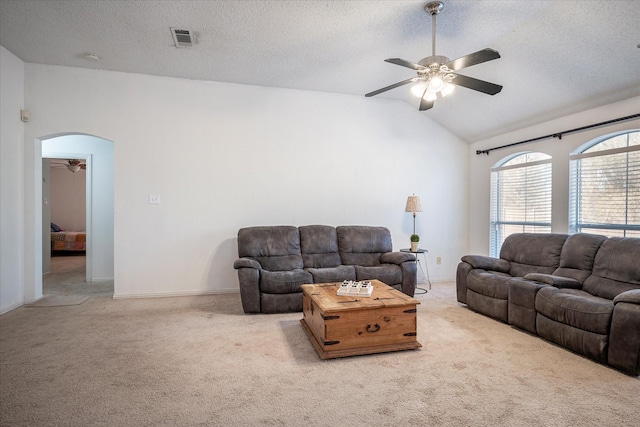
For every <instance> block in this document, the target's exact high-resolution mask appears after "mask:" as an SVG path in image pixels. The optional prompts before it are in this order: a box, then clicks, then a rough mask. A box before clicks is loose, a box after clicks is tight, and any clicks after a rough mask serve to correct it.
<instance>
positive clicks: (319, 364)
mask: <svg viewBox="0 0 640 427" xmlns="http://www.w3.org/2000/svg"><path fill="white" fill-rule="evenodd" d="M454 288H455V286H454V284H452V283H446V284H442V283H440V284H438V283H434V286H433V289H432V291H431V292H429V293H428V294H426V295H423V296H420V297H419V300H420V301H421V303H422V304H421V305H420V306H419V310H418V319H419V320H418V340H419V341H420V342H421V343H422V344H423V348H422V349H420V350H411V351H404V352H396V353H387V354H379V355H371V356H361V357H352V358H344V359H335V360H328V361H321V360H320V359H319V358H318V356H317V355H316V353H315V351H314V349H313V347H312V346H311V344H310V343H309V341H308V339H307V337H306V335H305V333H304V332H303V330H302V327H301V326H300V323H299V319H300V318H301V314H299V313H292V314H282V315H244V314H242V310H241V304H240V298H239V295H237V294H227V295H212V296H200V297H181V298H158V299H134V300H112V299H109V298H91V299H90V300H89V301H87V302H85V303H84V304H82V305H76V306H66V307H52V308H49V309H46V310H34V309H27V308H19V309H16V310H14V311H12V312H10V313H7V314H5V315H4V316H2V317H0V368H1V370H0V414H1V415H0V416H1V420H0V424H1V425H2V426H53V425H55V426H208V425H211V426H411V425H413V426H440V425H442V426H520V425H523V426H529V425H531V426H631V425H638V424H637V423H638V420H640V379H638V378H633V377H629V376H627V375H624V374H622V373H620V372H618V371H616V370H613V369H610V368H608V367H606V366H603V365H600V364H597V363H595V362H592V361H591V360H588V359H585V358H583V357H580V356H578V355H575V354H573V353H570V352H568V351H566V350H564V349H562V348H559V347H557V346H554V345H552V344H549V343H547V342H545V341H542V340H540V339H539V338H536V337H534V336H532V335H529V334H526V333H523V332H521V331H519V330H516V329H513V328H511V327H509V326H508V325H505V324H502V323H500V322H497V321H495V320H492V319H489V318H487V317H484V316H482V315H479V314H476V313H473V312H471V311H470V310H468V309H466V308H464V307H461V306H459V305H458V304H457V303H456V302H455V296H454V295H455V290H454Z"/></svg>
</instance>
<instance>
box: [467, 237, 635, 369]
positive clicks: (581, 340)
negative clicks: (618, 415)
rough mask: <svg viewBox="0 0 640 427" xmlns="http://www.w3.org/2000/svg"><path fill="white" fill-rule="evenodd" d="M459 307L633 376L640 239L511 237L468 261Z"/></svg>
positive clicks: (469, 258) (468, 256) (471, 256)
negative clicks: (495, 250) (490, 253)
mask: <svg viewBox="0 0 640 427" xmlns="http://www.w3.org/2000/svg"><path fill="white" fill-rule="evenodd" d="M456 291H457V298H458V302H460V303H463V304H466V305H467V307H469V308H470V309H472V310H474V311H477V312H479V313H482V314H485V315H487V316H491V317H493V318H496V319H498V320H501V321H503V322H505V323H508V324H510V325H513V326H515V327H518V328H520V329H524V330H526V331H528V332H531V333H533V334H536V335H538V336H540V337H542V338H544V339H547V340H549V341H552V342H554V343H556V344H559V345H561V346H563V347H565V348H568V349H570V350H572V351H574V352H576V353H579V354H582V355H584V356H587V357H589V358H591V359H593V360H596V361H598V362H601V363H604V364H608V365H609V366H612V367H615V368H617V369H619V370H621V371H624V372H626V373H628V374H631V375H634V376H637V375H638V374H639V373H640V372H639V370H640V238H622V237H611V238H606V237H604V236H598V235H592V234H584V233H578V234H573V235H565V234H527V233H523V234H512V235H510V236H509V237H507V238H506V239H505V241H504V244H503V245H502V248H501V250H500V258H491V257H487V256H478V255H467V256H464V257H462V261H461V262H460V263H459V264H458V269H457V274H456Z"/></svg>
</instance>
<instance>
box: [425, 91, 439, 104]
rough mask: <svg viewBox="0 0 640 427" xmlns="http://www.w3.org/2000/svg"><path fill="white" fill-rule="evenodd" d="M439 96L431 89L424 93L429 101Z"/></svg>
mask: <svg viewBox="0 0 640 427" xmlns="http://www.w3.org/2000/svg"><path fill="white" fill-rule="evenodd" d="M437 98H438V95H436V93H435V92H433V91H431V90H428V91H426V92H425V94H424V99H426V100H427V101H435V100H436V99H437Z"/></svg>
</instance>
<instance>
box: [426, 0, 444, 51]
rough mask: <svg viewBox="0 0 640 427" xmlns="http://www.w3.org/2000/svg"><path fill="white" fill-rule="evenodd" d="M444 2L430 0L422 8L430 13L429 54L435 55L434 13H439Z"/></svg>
mask: <svg viewBox="0 0 640 427" xmlns="http://www.w3.org/2000/svg"><path fill="white" fill-rule="evenodd" d="M443 7H444V3H442V2H441V1H432V2H429V3H427V4H426V5H425V7H424V10H425V11H426V12H427V13H428V14H429V15H431V56H436V15H437V14H439V13H440V11H441V10H442V8H443Z"/></svg>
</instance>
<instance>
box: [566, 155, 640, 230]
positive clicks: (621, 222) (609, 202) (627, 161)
mask: <svg viewBox="0 0 640 427" xmlns="http://www.w3.org/2000/svg"><path fill="white" fill-rule="evenodd" d="M570 177H571V179H570V192H569V194H570V200H569V206H570V212H569V224H570V232H572V233H578V232H588V233H594V234H603V235H606V236H626V237H640V146H638V145H635V146H629V147H623V148H615V149H610V150H602V151H593V152H584V153H579V154H573V155H571V156H570Z"/></svg>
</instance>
